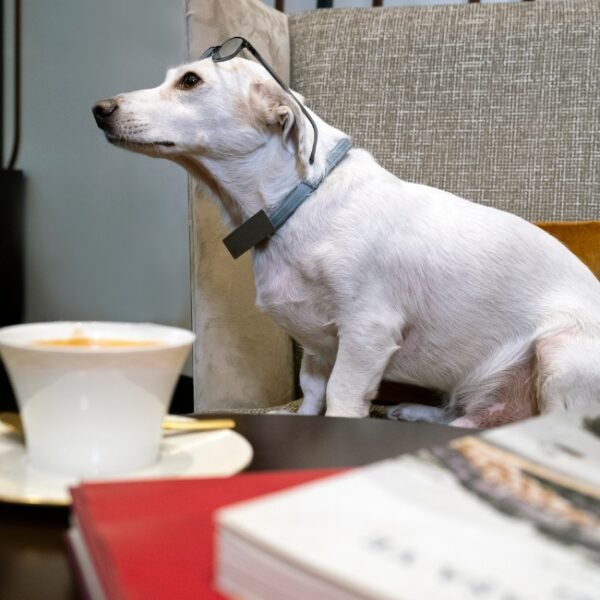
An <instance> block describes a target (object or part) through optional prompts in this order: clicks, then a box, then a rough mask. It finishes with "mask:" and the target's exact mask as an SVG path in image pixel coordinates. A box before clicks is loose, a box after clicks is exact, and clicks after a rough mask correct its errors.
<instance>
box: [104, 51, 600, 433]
mask: <svg viewBox="0 0 600 600" xmlns="http://www.w3.org/2000/svg"><path fill="white" fill-rule="evenodd" d="M297 98H299V101H300V102H302V101H303V100H302V99H301V97H300V96H297ZM93 111H94V115H95V117H96V120H97V122H98V125H99V126H100V127H101V128H102V129H103V130H104V132H105V134H106V137H107V138H108V140H109V141H110V142H112V143H114V144H116V145H118V146H121V147H123V148H126V149H128V150H132V151H135V152H141V153H144V154H148V155H150V156H155V157H161V158H166V159H169V160H173V161H175V162H177V163H178V164H180V165H181V166H182V167H184V168H185V169H187V171H189V172H190V173H191V174H192V175H193V176H195V177H196V178H198V179H199V180H201V181H203V182H204V183H205V184H206V186H207V187H208V188H209V189H210V190H211V192H212V195H213V196H214V198H215V200H216V201H217V202H218V204H219V206H221V208H222V209H223V213H224V217H225V219H226V220H227V221H228V223H229V224H230V225H232V226H233V227H234V228H237V227H239V226H240V225H241V224H242V223H243V222H245V221H246V220H248V219H249V218H250V217H251V216H253V215H255V214H256V213H257V212H259V211H261V210H264V211H265V212H266V213H267V214H273V213H274V211H275V209H276V208H277V207H278V206H279V205H280V204H281V203H282V201H283V199H284V197H286V195H287V194H288V193H289V192H290V191H291V190H292V189H294V188H295V186H297V185H298V184H299V183H300V182H301V181H302V180H304V181H307V182H310V183H315V182H318V181H319V180H320V178H321V176H322V174H323V173H324V171H325V168H326V164H327V158H328V156H329V154H330V152H331V150H332V149H333V148H334V147H335V146H336V144H338V142H340V140H343V139H345V138H346V137H347V136H346V135H345V134H344V133H342V132H341V131H339V130H338V129H336V128H334V127H332V126H330V125H328V124H326V123H324V122H323V121H322V120H321V119H319V118H318V117H317V116H316V115H314V114H313V113H310V114H311V116H312V117H313V119H314V121H315V122H316V124H317V128H318V134H319V137H318V144H317V147H316V156H315V159H314V162H313V163H312V164H311V162H310V160H309V155H310V152H311V148H312V143H313V129H312V127H311V126H310V124H309V122H308V120H307V118H306V117H305V115H304V114H303V112H301V111H300V110H299V105H298V103H297V102H296V101H294V100H293V99H292V98H291V96H290V95H289V94H288V93H286V92H285V91H284V90H283V89H282V88H281V87H280V86H279V85H277V83H276V82H275V81H274V80H273V79H272V78H271V77H270V76H269V75H268V73H267V72H266V71H265V70H264V69H263V67H262V66H261V65H259V64H257V63H255V62H253V61H249V60H245V59H242V58H239V57H238V58H233V59H232V60H229V61H227V62H213V60H211V59H210V58H209V59H204V60H200V61H197V62H193V63H191V64H188V65H185V66H182V67H180V68H176V69H172V70H170V71H169V72H168V74H167V77H166V80H165V81H164V83H163V84H162V85H160V86H159V87H157V88H154V89H148V90H141V91H136V92H131V93H128V94H122V95H119V96H116V97H115V98H112V99H110V100H103V101H100V102H98V103H97V104H96V105H95V106H94V109H93ZM252 256H253V269H254V277H255V281H256V288H257V303H258V306H259V307H260V308H261V309H263V310H265V311H267V313H268V314H269V315H271V317H272V318H273V319H274V320H275V321H276V322H277V323H278V324H279V325H280V326H281V327H283V328H284V329H285V330H286V331H287V332H288V333H289V334H290V335H291V336H292V337H294V338H295V339H296V340H298V341H299V343H300V344H301V345H302V346H303V348H304V358H303V361H302V368H301V373H300V383H301V386H302V389H303V392H304V401H303V403H302V406H301V408H300V413H302V414H319V413H321V412H322V411H323V410H324V409H325V408H326V414H327V415H336V416H352V417H363V416H366V415H367V414H368V412H369V405H370V400H371V399H373V398H374V396H375V395H376V392H377V389H378V386H379V384H380V382H381V381H382V379H384V378H385V379H387V380H391V381H397V382H405V383H411V384H416V385H419V386H424V387H427V388H432V389H436V390H440V391H442V392H445V393H446V397H447V403H446V405H445V407H444V408H443V409H438V408H432V407H425V406H420V405H414V404H405V405H400V407H399V408H398V409H396V410H395V415H396V416H397V417H400V418H404V419H408V420H431V421H439V422H450V423H452V424H456V425H463V426H473V427H489V426H495V425H498V424H503V423H508V422H511V421H515V420H518V419H522V418H525V417H528V416H530V415H532V414H537V413H540V412H547V411H552V410H564V409H568V408H570V407H572V406H575V405H581V404H582V403H589V402H594V401H599V400H600V365H599V362H598V361H599V359H600V282H599V281H598V280H597V279H596V278H595V277H594V275H593V274H592V273H591V272H590V271H589V270H588V269H587V268H586V267H585V266H584V265H583V264H582V263H581V262H580V261H579V260H578V259H577V258H576V257H575V256H574V255H573V254H571V252H569V251H568V250H567V249H566V248H565V247H564V246H563V245H562V244H560V243H559V242H558V241H556V240H555V239H554V238H552V237H551V236H550V235H548V234H546V233H544V232H543V231H542V230H540V229H539V228H537V227H535V226H534V225H532V224H530V223H528V222H526V221H525V220H523V219H521V218H519V217H517V216H514V215H512V214H509V213H506V212H502V211H499V210H495V209H493V208H488V207H485V206H482V205H479V204H475V203H472V202H469V201H467V200H463V199H461V198H458V197H456V196H454V195H452V194H449V193H446V192H443V191H440V190H437V189H433V188H431V187H427V186H424V185H418V184H415V183H408V182H405V181H401V180H399V179H397V178H396V177H395V176H394V175H392V174H391V173H389V172H388V171H386V170H385V169H383V168H382V167H381V166H379V165H378V164H377V162H376V161H375V160H374V158H373V157H372V156H371V155H370V154H369V153H368V152H366V151H364V150H360V149H352V150H350V151H349V152H348V153H347V154H346V155H345V156H344V157H343V158H342V160H341V162H339V165H338V166H337V167H336V168H335V169H333V170H332V171H331V173H330V174H328V175H327V176H326V177H325V179H324V180H323V181H322V183H321V184H320V185H319V186H318V187H317V189H316V190H315V191H314V192H313V193H312V194H311V195H310V196H308V198H307V199H306V200H305V201H304V202H303V203H302V204H301V205H300V206H299V207H298V208H297V210H296V211H295V212H294V213H293V214H292V215H291V217H290V218H289V220H288V221H287V222H286V223H285V225H283V226H282V227H281V228H280V229H279V230H277V232H275V233H274V234H273V235H272V236H271V237H270V239H268V241H265V242H263V243H261V244H258V245H257V246H256V247H254V248H253V251H252ZM392 412H394V411H392Z"/></svg>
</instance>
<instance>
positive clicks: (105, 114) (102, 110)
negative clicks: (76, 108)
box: [92, 98, 119, 129]
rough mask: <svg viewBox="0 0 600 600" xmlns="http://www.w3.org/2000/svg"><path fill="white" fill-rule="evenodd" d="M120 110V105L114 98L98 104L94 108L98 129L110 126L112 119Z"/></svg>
mask: <svg viewBox="0 0 600 600" xmlns="http://www.w3.org/2000/svg"><path fill="white" fill-rule="evenodd" d="M117 108H119V103H118V102H117V101H116V100H115V99H114V98H108V99H107V100H100V101H99V102H96V104H94V106H93V107H92V113H94V118H95V119H96V123H97V124H98V127H101V128H102V129H105V128H106V127H107V126H108V122H109V119H110V117H111V116H112V115H113V114H114V112H115V111H116V110H117Z"/></svg>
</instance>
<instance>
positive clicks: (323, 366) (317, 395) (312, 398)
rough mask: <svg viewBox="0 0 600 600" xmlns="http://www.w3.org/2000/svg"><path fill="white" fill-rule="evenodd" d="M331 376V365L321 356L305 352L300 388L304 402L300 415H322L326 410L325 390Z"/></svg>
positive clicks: (299, 411)
mask: <svg viewBox="0 0 600 600" xmlns="http://www.w3.org/2000/svg"><path fill="white" fill-rule="evenodd" d="M330 375H331V365H330V364H328V363H326V362H325V361H324V360H323V359H322V358H321V357H320V356H317V355H316V354H311V353H310V352H308V351H307V350H304V354H303V355H302V365H301V366H300V387H301V388H302V395H303V397H304V398H303V400H302V404H301V405H300V408H299V409H298V414H299V415H320V414H322V413H323V410H324V408H325V390H326V388H327V380H328V379H329V376H330Z"/></svg>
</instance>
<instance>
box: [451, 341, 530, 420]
mask: <svg viewBox="0 0 600 600" xmlns="http://www.w3.org/2000/svg"><path fill="white" fill-rule="evenodd" d="M448 411H449V413H450V414H451V415H453V416H459V415H460V416H464V417H466V418H468V419H469V421H470V422H471V423H473V424H474V425H475V426H476V427H482V428H484V427H495V426H498V425H504V424H506V423H512V422H514V421H519V420H521V419H525V418H527V417H530V416H532V415H535V414H538V412H539V411H538V407H537V393H536V361H535V339H534V338H531V337H529V338H526V339H514V340H510V341H509V342H507V343H505V344H504V345H503V346H502V347H501V348H500V349H499V350H497V351H495V352H494V353H493V354H491V355H490V356H488V357H487V358H485V359H484V360H483V361H482V362H481V363H479V365H477V367H475V369H473V370H472V371H471V372H470V373H468V374H467V375H466V376H465V377H463V379H462V380H461V381H459V382H458V384H457V385H456V386H455V387H454V389H453V390H452V391H451V393H450V400H449V403H448Z"/></svg>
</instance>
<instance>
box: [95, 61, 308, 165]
mask: <svg viewBox="0 0 600 600" xmlns="http://www.w3.org/2000/svg"><path fill="white" fill-rule="evenodd" d="M296 97H297V98H298V99H299V100H300V101H302V100H303V99H302V97H301V96H299V95H296ZM92 111H93V114H94V117H95V119H96V123H97V124H98V126H99V127H100V128H101V129H102V130H103V131H104V133H105V134H106V138H107V139H108V140H109V141H110V142H111V143H113V144H115V145H117V146H121V147H123V148H126V149H128V150H132V151H134V152H141V153H144V154H148V155H151V156H160V157H164V158H172V159H174V158H176V157H177V156H178V155H179V156H184V155H188V156H189V155H196V156H207V157H213V158H220V159H236V158H240V157H247V156H249V155H251V154H252V153H253V152H255V151H256V150H257V149H259V148H260V147H262V146H264V145H265V144H267V143H269V142H270V141H272V140H273V139H274V138H279V139H280V140H281V141H282V142H283V144H284V146H285V147H287V148H289V149H290V150H291V151H293V152H295V153H297V155H298V158H299V160H300V162H301V163H302V164H305V165H306V164H308V156H309V154H310V149H311V146H310V144H311V142H312V130H311V131H307V129H310V127H307V122H306V118H305V117H304V115H303V114H302V112H301V111H300V109H299V108H298V106H297V104H296V103H295V102H294V100H293V99H292V98H291V97H290V96H289V94H287V93H286V92H285V91H284V90H283V89H281V88H280V87H279V85H277V83H276V82H275V81H273V80H272V79H271V78H270V76H269V75H268V73H266V71H265V70H264V69H263V67H262V66H261V65H259V64H257V63H254V62H252V61H249V60H245V59H243V58H239V57H238V58H234V59H232V60H229V61H227V62H222V63H215V62H213V61H212V60H211V59H205V60H200V61H197V62H193V63H190V64H187V65H184V66H181V67H178V68H175V69H170V70H169V71H168V73H167V76H166V79H165V81H164V82H163V83H162V84H161V85H160V86H158V87H156V88H152V89H146V90H140V91H136V92H130V93H127V94H119V95H118V96H115V97H114V98H109V99H107V100H101V101H99V102H97V103H96V104H95V105H94V107H93V109H92Z"/></svg>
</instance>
